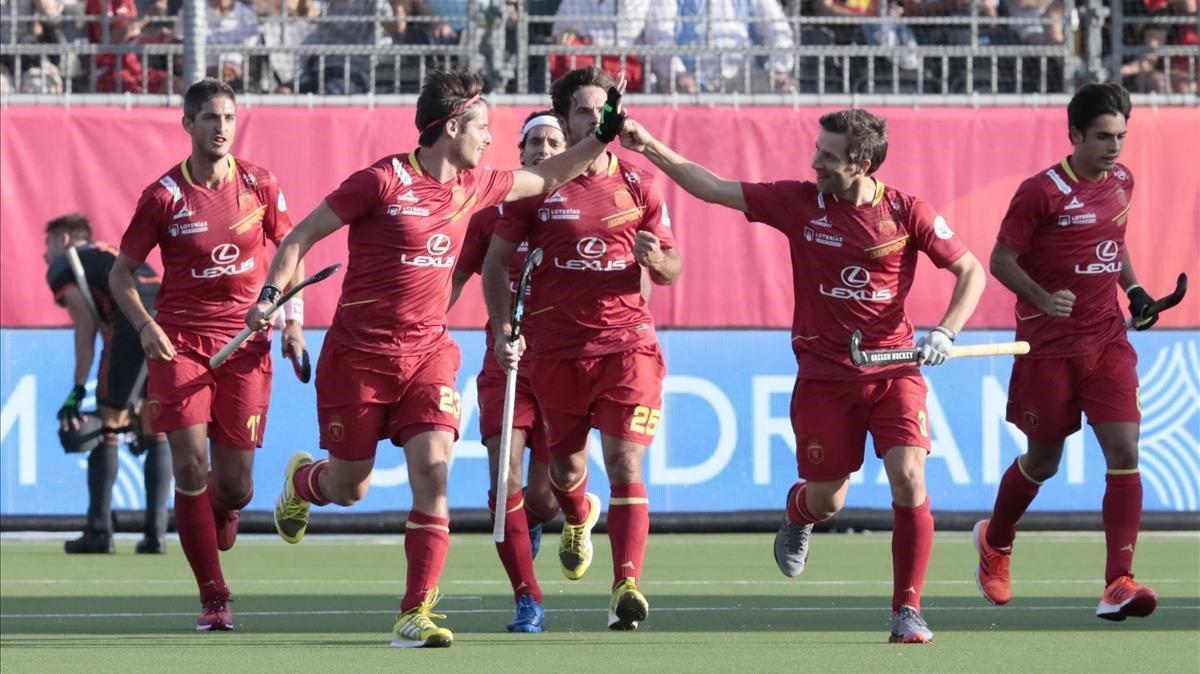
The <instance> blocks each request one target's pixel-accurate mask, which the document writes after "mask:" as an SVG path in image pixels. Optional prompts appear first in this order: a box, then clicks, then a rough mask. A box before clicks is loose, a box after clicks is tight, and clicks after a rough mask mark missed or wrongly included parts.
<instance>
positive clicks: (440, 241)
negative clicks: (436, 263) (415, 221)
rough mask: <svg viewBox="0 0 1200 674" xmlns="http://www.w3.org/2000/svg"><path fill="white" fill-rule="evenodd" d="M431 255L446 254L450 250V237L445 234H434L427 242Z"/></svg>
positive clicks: (426, 245) (427, 248) (426, 246)
mask: <svg viewBox="0 0 1200 674" xmlns="http://www.w3.org/2000/svg"><path fill="white" fill-rule="evenodd" d="M425 248H426V250H428V251H429V254H430V255H445V254H446V253H449V252H450V237H449V236H446V235H445V234H434V235H433V236H431V237H429V241H428V242H427V243H426V244H425Z"/></svg>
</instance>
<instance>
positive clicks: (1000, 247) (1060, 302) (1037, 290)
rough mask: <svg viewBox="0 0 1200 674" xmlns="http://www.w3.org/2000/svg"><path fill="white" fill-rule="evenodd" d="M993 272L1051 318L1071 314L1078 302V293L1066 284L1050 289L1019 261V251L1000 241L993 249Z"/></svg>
mask: <svg viewBox="0 0 1200 674" xmlns="http://www.w3.org/2000/svg"><path fill="white" fill-rule="evenodd" d="M989 266H990V268H991V272H992V276H995V277H996V280H997V281H999V282H1000V283H1001V284H1002V285H1003V286H1004V287H1005V288H1008V289H1009V290H1011V291H1013V292H1014V293H1016V294H1017V297H1020V298H1021V299H1023V300H1025V301H1026V302H1029V303H1030V304H1032V305H1034V306H1036V307H1037V308H1039V309H1040V310H1041V311H1042V312H1043V313H1045V314H1046V315H1047V316H1049V317H1051V318H1067V317H1068V316H1070V315H1071V308H1072V307H1073V306H1074V305H1075V293H1073V292H1071V291H1070V290H1067V289H1065V288H1062V289H1059V290H1055V291H1053V292H1050V291H1047V290H1046V289H1045V288H1043V287H1041V286H1040V285H1038V284H1037V281H1034V280H1033V278H1031V277H1030V276H1029V274H1027V273H1026V272H1025V270H1024V269H1022V268H1021V265H1020V264H1018V263H1017V251H1015V250H1013V249H1012V248H1010V247H1009V246H1006V245H1005V244H1003V243H1000V242H999V241H997V242H996V247H995V248H993V249H992V258H991V262H990V265H989Z"/></svg>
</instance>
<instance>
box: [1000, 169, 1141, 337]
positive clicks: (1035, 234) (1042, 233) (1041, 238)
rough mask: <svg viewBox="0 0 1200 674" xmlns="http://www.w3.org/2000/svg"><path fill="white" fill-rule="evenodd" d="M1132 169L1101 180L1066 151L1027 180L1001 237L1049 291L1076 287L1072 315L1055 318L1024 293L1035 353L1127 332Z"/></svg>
mask: <svg viewBox="0 0 1200 674" xmlns="http://www.w3.org/2000/svg"><path fill="white" fill-rule="evenodd" d="M1132 197H1133V174H1132V173H1130V172H1129V169H1127V168H1125V167H1124V166H1121V165H1120V164H1117V165H1116V167H1115V168H1113V170H1112V172H1111V173H1106V174H1105V175H1104V177H1103V178H1101V179H1100V180H1098V181H1096V182H1094V183H1093V182H1087V181H1080V180H1079V179H1078V178H1077V177H1076V176H1075V171H1074V170H1072V169H1071V165H1070V163H1069V162H1068V161H1067V160H1066V159H1064V160H1063V161H1062V162H1061V163H1060V164H1057V165H1055V166H1052V167H1050V168H1048V169H1046V170H1045V171H1043V172H1041V173H1038V174H1037V175H1035V176H1033V177H1032V178H1029V179H1027V180H1026V181H1025V182H1023V183H1021V186H1020V187H1018V188H1017V193H1016V194H1014V195H1013V198H1012V203H1010V204H1009V206H1008V213H1006V214H1005V215H1004V221H1003V222H1002V223H1001V224H1000V235H999V236H998V237H997V240H998V241H999V242H1000V243H1002V244H1004V245H1006V246H1008V247H1009V248H1012V249H1013V250H1015V251H1016V252H1017V264H1019V265H1020V266H1021V269H1024V270H1025V273H1027V274H1029V277H1030V278H1032V279H1033V280H1034V281H1035V282H1036V283H1037V284H1038V285H1039V286H1041V287H1042V289H1043V290H1045V291H1046V292H1051V293H1052V292H1055V291H1058V290H1070V291H1071V292H1072V293H1074V294H1075V306H1074V307H1073V308H1072V309H1071V315H1070V316H1069V317H1067V318H1049V317H1047V316H1045V315H1044V314H1043V313H1042V311H1041V309H1038V308H1037V307H1035V306H1033V305H1032V304H1030V303H1029V302H1026V301H1025V300H1023V299H1020V298H1018V299H1017V339H1021V340H1025V341H1027V342H1029V345H1030V353H1029V356H1030V357H1031V358H1066V357H1072V356H1082V355H1086V354H1091V353H1099V352H1100V351H1101V350H1103V349H1104V346H1105V345H1106V344H1108V343H1109V342H1111V341H1112V340H1114V339H1117V338H1118V337H1121V338H1123V337H1124V334H1125V322H1124V319H1123V318H1122V315H1121V308H1120V306H1119V305H1118V303H1117V293H1116V292H1115V288H1116V285H1117V282H1118V277H1119V276H1120V275H1121V266H1122V261H1123V260H1124V258H1125V222H1126V220H1127V219H1128V218H1129V201H1130V199H1131V198H1132Z"/></svg>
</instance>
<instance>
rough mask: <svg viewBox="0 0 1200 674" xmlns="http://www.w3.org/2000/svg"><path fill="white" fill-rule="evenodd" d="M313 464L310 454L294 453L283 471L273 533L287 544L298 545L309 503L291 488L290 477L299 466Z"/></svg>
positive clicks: (304, 525)
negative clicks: (281, 488)
mask: <svg viewBox="0 0 1200 674" xmlns="http://www.w3.org/2000/svg"><path fill="white" fill-rule="evenodd" d="M312 462H313V458H312V454H309V453H308V452H296V453H295V454H293V455H292V458H291V459H289V460H288V463H287V467H286V468H284V469H283V491H282V492H280V493H279V497H278V498H276V499H275V531H277V532H279V537H280V538H282V539H283V540H285V541H287V542H288V543H299V542H300V539H301V538H304V532H305V531H307V530H308V508H309V503H308V501H305V500H304V499H302V498H300V495H299V494H297V493H296V488H295V487H293V486H292V476H294V475H295V474H296V471H297V470H300V467H301V466H304V465H307V464H310V463H312Z"/></svg>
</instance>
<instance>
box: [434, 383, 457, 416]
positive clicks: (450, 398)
mask: <svg viewBox="0 0 1200 674" xmlns="http://www.w3.org/2000/svg"><path fill="white" fill-rule="evenodd" d="M438 409H439V410H441V411H443V412H445V413H447V414H453V415H454V418H455V419H460V418H462V398H461V397H460V396H459V395H458V391H456V390H455V389H454V387H453V386H442V387H439V388H438Z"/></svg>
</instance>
